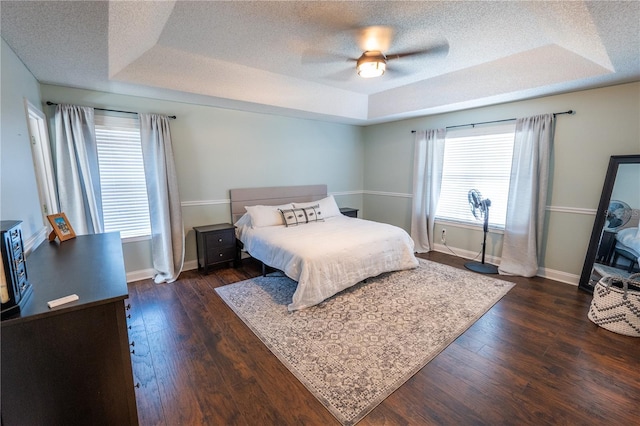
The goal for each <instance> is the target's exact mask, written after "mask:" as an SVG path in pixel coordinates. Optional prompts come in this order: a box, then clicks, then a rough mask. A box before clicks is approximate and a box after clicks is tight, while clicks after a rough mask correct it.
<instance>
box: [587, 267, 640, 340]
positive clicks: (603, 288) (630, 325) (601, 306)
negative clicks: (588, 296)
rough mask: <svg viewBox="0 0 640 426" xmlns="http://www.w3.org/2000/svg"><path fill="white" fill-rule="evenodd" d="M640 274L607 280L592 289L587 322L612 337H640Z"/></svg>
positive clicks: (599, 282)
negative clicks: (600, 328)
mask: <svg viewBox="0 0 640 426" xmlns="http://www.w3.org/2000/svg"><path fill="white" fill-rule="evenodd" d="M639 279H640V274H633V275H631V276H630V277H629V278H622V277H612V276H607V277H604V278H602V279H601V280H600V281H598V282H597V283H596V285H595V287H594V289H593V299H592V300H591V308H590V309H589V314H588V315H587V316H588V317H589V319H590V320H591V321H593V322H594V323H595V324H597V325H599V326H600V327H602V328H605V329H607V330H609V331H613V332H614V333H619V334H624V335H626V336H634V337H640V281H639Z"/></svg>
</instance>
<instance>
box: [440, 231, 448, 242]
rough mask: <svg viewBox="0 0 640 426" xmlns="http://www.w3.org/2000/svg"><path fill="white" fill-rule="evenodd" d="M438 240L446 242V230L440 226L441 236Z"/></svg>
mask: <svg viewBox="0 0 640 426" xmlns="http://www.w3.org/2000/svg"><path fill="white" fill-rule="evenodd" d="M440 241H441V242H442V243H446V242H447V230H446V229H444V228H442V236H441V237H440Z"/></svg>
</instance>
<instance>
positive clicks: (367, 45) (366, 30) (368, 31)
mask: <svg viewBox="0 0 640 426" xmlns="http://www.w3.org/2000/svg"><path fill="white" fill-rule="evenodd" d="M356 37H357V41H358V46H360V50H362V51H363V52H366V51H371V50H377V51H380V52H386V51H387V50H389V47H390V46H391V39H392V38H393V28H391V27H387V26H384V25H374V26H370V27H363V28H358V29H357V30H356Z"/></svg>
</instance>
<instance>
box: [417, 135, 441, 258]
mask: <svg viewBox="0 0 640 426" xmlns="http://www.w3.org/2000/svg"><path fill="white" fill-rule="evenodd" d="M445 135H446V129H434V130H426V131H417V132H416V137H415V147H414V157H413V200H412V205H411V238H412V239H413V241H414V243H415V251H416V252H417V253H425V252H428V251H431V250H432V249H433V230H434V225H435V216H436V210H437V209H438V199H439V198H440V187H441V185H442V165H443V162H444V141H445Z"/></svg>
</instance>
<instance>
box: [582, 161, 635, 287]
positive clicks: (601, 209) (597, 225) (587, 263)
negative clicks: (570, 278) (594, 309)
mask: <svg viewBox="0 0 640 426" xmlns="http://www.w3.org/2000/svg"><path fill="white" fill-rule="evenodd" d="M636 163H637V164H640V155H612V156H611V157H610V158H609V168H608V169H607V174H606V176H605V179H604V186H603V187H602V195H601V196H600V203H599V204H598V210H597V211H596V220H595V222H594V223H593V230H592V231H591V239H590V240H589V248H588V249H587V255H586V257H585V259H584V266H583V267H582V274H581V275H580V281H579V283H578V288H579V289H581V290H585V291H588V292H589V293H593V286H592V285H590V284H589V281H590V277H591V272H592V271H593V264H594V263H595V260H596V254H597V253H598V246H599V245H600V237H601V235H602V230H603V229H604V224H605V221H606V218H607V209H608V208H609V202H610V201H611V194H612V193H613V186H614V184H615V182H616V176H617V174H618V166H620V164H636Z"/></svg>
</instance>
